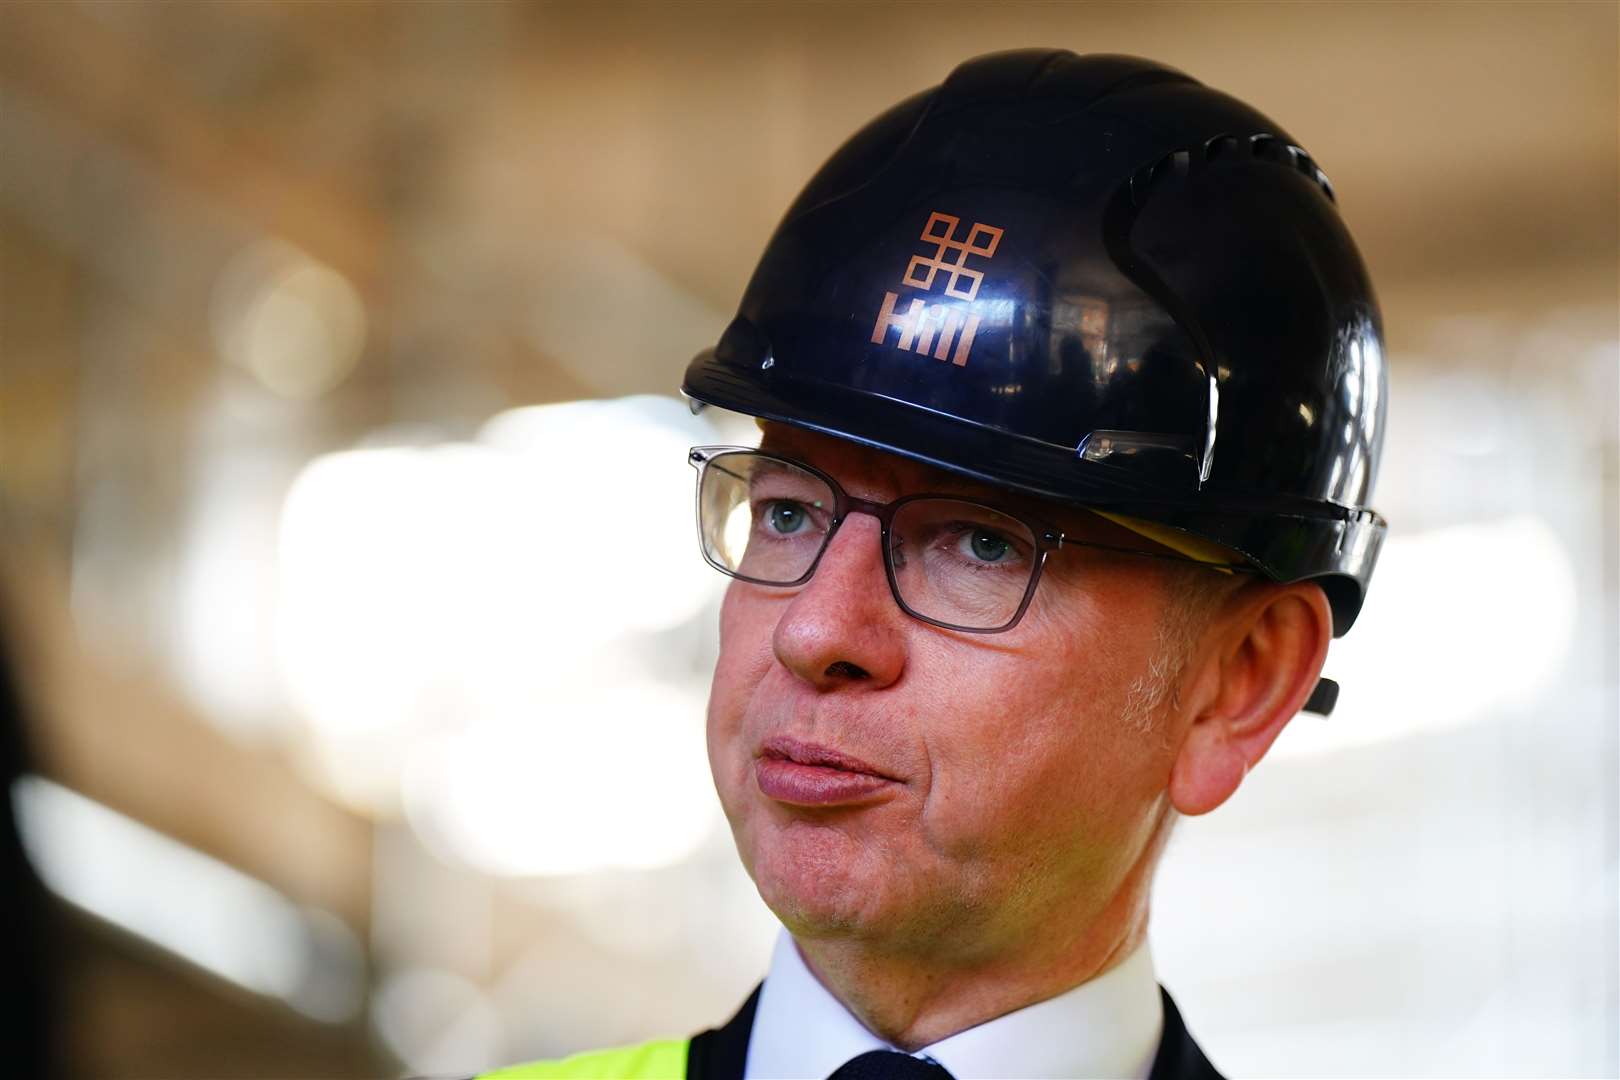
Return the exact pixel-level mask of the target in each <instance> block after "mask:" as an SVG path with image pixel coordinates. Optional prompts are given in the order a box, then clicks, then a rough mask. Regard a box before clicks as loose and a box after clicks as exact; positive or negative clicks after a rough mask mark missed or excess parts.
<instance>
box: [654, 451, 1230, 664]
mask: <svg viewBox="0 0 1620 1080" xmlns="http://www.w3.org/2000/svg"><path fill="white" fill-rule="evenodd" d="M723 454H749V455H751V456H754V457H762V458H767V459H769V460H771V461H778V462H781V463H782V464H784V465H790V466H792V467H793V468H796V469H802V470H803V471H805V472H807V473H809V474H810V475H811V476H814V477H815V478H816V479H818V480H821V481H822V482H823V483H825V484H826V485H827V487H828V489H829V490H830V491H831V492H832V494H833V513H832V521H831V523H830V524H829V525H828V526H827V532H826V535H825V536H823V537H822V539H821V547H820V549H819V550H818V551H817V552H816V557H815V558H814V559H812V560H811V561H810V567H809V569H807V570H806V571H805V572H804V573H803V574H801V575H800V576H799V577H797V578H795V579H793V580H792V581H766V580H764V579H762V578H756V577H749V576H748V575H747V574H739V573H738V572H737V571H735V570H732V569H731V568H729V567H727V566H723V565H721V564H720V563H719V562H718V561H716V560H715V558H714V557H713V556H712V555H710V554H709V542H708V536H707V535H706V534H705V533H704V530H703V477H704V473H705V472H706V471H707V470H708V468H709V467H710V466H711V465H713V464H714V459H715V458H717V457H719V456H721V455H723ZM686 460H687V464H689V465H691V466H692V467H693V468H694V469H696V470H697V493H696V499H695V506H694V509H695V511H696V519H697V529H698V550H700V551H701V552H702V553H703V561H704V562H706V563H708V564H709V565H710V566H712V567H714V568H715V569H716V570H718V571H720V572H721V573H722V574H725V575H726V576H727V577H729V578H735V579H736V580H738V581H746V582H748V583H749V584H750V585H763V586H766V587H767V588H776V589H796V588H799V587H800V586H802V585H806V584H808V583H809V581H810V579H811V578H813V577H815V576H816V570H817V569H818V568H819V567H820V566H821V559H822V556H824V555H826V554H827V549H828V548H829V547H831V546H832V541H833V537H834V536H835V535H836V534H837V532H838V529H839V527H840V526H841V525H843V523H844V521H845V519H846V518H848V517H849V515H850V514H852V513H855V514H866V515H868V516H870V517H874V518H876V519H877V521H878V528H879V534H878V546H879V547H880V548H881V549H882V554H883V573H884V576H885V577H887V578H888V580H889V594H890V595H891V596H893V597H894V602H895V604H896V605H898V606H899V608H900V610H901V611H903V612H905V613H906V614H907V615H910V616H911V617H912V618H913V619H917V620H920V621H921V622H925V623H928V624H929V625H930V626H937V627H939V628H941V629H942V630H956V631H959V632H961V633H964V634H1001V633H1005V632H1006V631H1008V630H1011V629H1012V628H1013V627H1015V626H1017V625H1018V623H1019V622H1020V621H1021V620H1022V619H1023V617H1024V613H1025V612H1026V611H1028V610H1029V605H1030V601H1032V600H1033V599H1034V598H1035V587H1036V586H1037V585H1039V584H1040V580H1041V572H1042V570H1044V569H1045V567H1046V557H1047V555H1049V554H1051V553H1052V552H1054V551H1056V550H1057V549H1058V548H1060V547H1084V548H1093V549H1096V550H1099V551H1112V552H1116V553H1118V554H1121V555H1139V556H1142V557H1143V558H1148V559H1165V560H1169V561H1171V562H1181V563H1192V564H1194V565H1198V566H1206V567H1209V568H1210V569H1220V570H1231V571H1235V572H1254V568H1253V567H1250V566H1246V565H1243V564H1241V563H1237V564H1233V565H1230V566H1227V565H1225V564H1217V563H1209V562H1205V561H1204V560H1202V559H1195V558H1192V557H1190V556H1187V555H1182V554H1180V553H1178V552H1172V551H1164V552H1159V551H1142V550H1140V549H1139V548H1128V547H1120V546H1118V545H1115V544H1103V543H1098V542H1096V541H1094V540H1081V539H1078V538H1076V537H1072V536H1068V535H1067V534H1065V533H1063V532H1062V531H1061V530H1059V529H1057V528H1056V527H1055V526H1053V525H1051V524H1049V523H1047V522H1045V521H1042V520H1041V519H1040V518H1037V517H1034V516H1032V515H1029V514H1025V513H1021V512H1014V511H1012V510H1009V509H1007V508H1005V507H1001V506H995V505H993V504H991V503H987V502H984V501H982V500H979V499H971V498H965V497H963V496H962V495H960V494H957V493H954V492H940V491H918V492H913V493H911V494H909V495H902V496H900V497H899V498H898V499H892V500H890V501H889V502H874V501H872V500H871V499H861V498H857V497H856V496H854V495H851V494H849V492H847V491H845V490H844V488H843V485H841V484H840V483H839V482H838V481H837V480H835V479H833V477H832V476H831V475H829V474H828V473H826V472H825V471H823V470H821V469H818V468H816V467H815V466H814V465H810V464H808V463H806V462H803V461H799V460H798V459H797V458H790V457H785V456H784V455H782V454H773V453H771V452H770V451H768V450H760V449H757V448H756V447H752V446H694V447H692V448H691V449H689V450H688V451H687V452H686ZM722 471H725V470H722ZM728 475H731V476H733V477H735V478H736V479H738V480H742V479H744V478H743V477H740V476H737V475H736V474H735V473H729V474H728ZM922 499H948V500H950V501H951V502H959V503H966V504H967V505H969V506H976V507H978V508H979V509H981V510H988V511H990V512H992V513H995V514H1000V515H1001V516H1003V517H1006V518H1010V519H1012V520H1013V521H1016V522H1018V523H1019V524H1020V525H1022V526H1024V528H1026V529H1028V530H1029V531H1030V534H1031V535H1032V536H1034V537H1035V550H1036V552H1037V556H1036V559H1035V563H1034V566H1033V567H1032V568H1031V569H1030V574H1029V584H1028V585H1027V586H1025V588H1024V596H1023V599H1022V600H1020V601H1019V603H1018V610H1016V611H1014V612H1013V614H1012V618H1010V619H1008V620H1007V622H1005V623H1003V624H1002V625H1000V626H990V627H982V626H958V625H957V624H955V623H948V622H945V621H943V620H941V619H935V618H931V617H929V616H927V615H924V614H922V613H920V612H918V611H917V610H916V609H914V608H913V607H912V606H911V605H910V604H907V603H906V601H905V598H904V597H902V596H901V595H900V582H899V581H898V579H896V577H895V573H894V552H893V550H892V549H891V547H890V544H889V532H890V526H891V524H892V523H893V521H894V517H895V514H897V513H898V512H899V511H900V509H901V508H902V507H904V506H905V505H906V504H907V503H912V502H917V501H919V500H922ZM1081 509H1084V508H1081Z"/></svg>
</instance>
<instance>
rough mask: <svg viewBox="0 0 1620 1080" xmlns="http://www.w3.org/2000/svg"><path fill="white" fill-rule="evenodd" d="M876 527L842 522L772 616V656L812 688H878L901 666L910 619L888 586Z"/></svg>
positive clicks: (861, 518)
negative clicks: (804, 580)
mask: <svg viewBox="0 0 1620 1080" xmlns="http://www.w3.org/2000/svg"><path fill="white" fill-rule="evenodd" d="M879 532H880V530H879V528H878V523H877V522H876V521H875V520H873V519H872V518H870V517H868V516H866V515H865V514H855V515H852V516H851V517H849V518H848V519H847V520H845V521H844V523H843V524H842V525H841V526H840V527H839V529H838V532H837V533H835V534H834V535H833V538H832V541H831V542H830V543H829V544H828V545H827V550H826V551H824V552H822V553H821V562H820V564H819V565H818V566H817V567H816V574H815V577H813V578H811V579H810V582H809V584H807V585H805V586H804V587H803V588H802V589H800V590H799V593H798V595H796V596H795V597H794V598H793V600H792V601H791V602H790V603H789V604H788V606H787V608H786V610H784V611H783V613H782V617H781V619H779V620H778V621H777V624H776V632H775V634H774V635H773V636H772V638H771V645H772V647H773V648H774V650H775V652H776V658H777V659H778V660H780V661H781V662H782V664H783V666H785V667H786V668H787V669H788V670H789V671H791V672H793V673H794V674H795V675H797V676H798V677H799V678H801V679H803V680H804V681H805V682H807V683H810V684H811V685H812V686H814V687H815V688H816V689H818V690H836V689H840V688H848V689H863V690H878V689H881V688H883V687H885V686H888V685H889V684H891V683H893V682H894V681H895V680H896V679H898V678H899V677H900V672H901V671H903V670H904V669H905V666H906V631H907V629H908V627H907V625H906V623H907V622H909V618H908V616H907V615H906V614H905V612H903V611H901V610H900V608H899V606H898V605H897V604H896V603H895V602H894V596H893V594H891V593H890V591H889V581H888V578H887V576H886V575H885V573H884V569H883V552H882V549H881V547H880V546H879Z"/></svg>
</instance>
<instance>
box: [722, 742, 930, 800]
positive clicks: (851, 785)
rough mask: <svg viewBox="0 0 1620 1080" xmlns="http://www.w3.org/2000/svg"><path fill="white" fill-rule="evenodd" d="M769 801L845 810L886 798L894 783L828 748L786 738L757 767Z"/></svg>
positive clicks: (763, 750) (766, 749)
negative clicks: (842, 807)
mask: <svg viewBox="0 0 1620 1080" xmlns="http://www.w3.org/2000/svg"><path fill="white" fill-rule="evenodd" d="M754 779H755V782H756V783H757V784H758V785H759V790H760V792H761V793H762V794H764V795H765V797H766V798H769V799H773V800H775V801H776V802H780V803H787V804H789V805H793V806H845V805H851V804H856V803H864V802H871V801H873V800H874V799H877V798H881V797H883V796H884V795H885V794H886V793H887V792H888V791H889V790H890V789H891V788H892V787H893V786H894V785H896V784H898V783H899V780H898V779H897V778H896V777H893V776H890V775H888V774H887V773H884V772H882V771H880V770H879V769H878V768H877V767H876V766H873V765H869V764H867V763H866V762H864V761H862V760H860V759H859V758H856V757H851V756H850V755H848V754H845V753H843V752H842V751H839V750H834V749H832V748H831V747H828V746H821V745H819V744H817V743H811V742H805V741H803V740H800V739H793V738H789V737H787V736H777V737H775V738H772V739H769V740H767V741H766V742H765V744H764V745H763V746H761V747H760V753H759V757H758V759H757V760H756V761H755V762H754Z"/></svg>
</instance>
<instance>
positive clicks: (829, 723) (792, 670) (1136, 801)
mask: <svg viewBox="0 0 1620 1080" xmlns="http://www.w3.org/2000/svg"><path fill="white" fill-rule="evenodd" d="M764 448H765V449H768V450H771V451H773V452H775V453H779V454H782V455H784V456H787V457H792V458H796V459H798V460H802V461H805V462H808V463H810V464H812V465H815V466H817V467H818V468H820V469H821V470H823V471H824V472H827V473H829V474H831V475H832V476H833V477H834V478H836V479H837V480H838V482H839V483H840V484H842V485H843V486H844V488H845V489H846V490H847V491H848V492H849V493H850V494H851V495H853V496H856V497H860V498H866V499H871V500H875V501H888V500H891V499H895V498H898V497H899V496H901V495H904V494H908V493H912V492H916V491H935V492H944V493H959V494H964V495H966V496H968V497H971V498H976V499H979V500H982V501H986V502H989V503H991V504H993V505H1001V506H1005V507H1009V508H1015V509H1023V510H1025V511H1027V512H1029V513H1030V514H1032V515H1033V516H1035V517H1037V518H1040V519H1043V520H1046V521H1049V522H1051V523H1052V524H1054V525H1057V526H1059V527H1061V528H1062V530H1063V531H1064V532H1065V533H1067V534H1069V535H1079V536H1081V537H1083V538H1091V539H1097V540H1100V541H1105V542H1112V543H1116V544H1124V545H1131V544H1132V543H1133V541H1135V538H1134V537H1133V536H1132V535H1131V534H1129V533H1127V532H1124V531H1123V530H1116V527H1114V526H1111V525H1109V524H1107V523H1106V522H1102V521H1101V520H1100V519H1094V518H1091V516H1090V515H1086V514H1084V513H1083V512H1079V511H1075V512H1069V513H1066V512H1064V511H1063V510H1061V509H1057V508H1054V507H1052V506H1050V505H1049V504H1038V503H1032V502H1029V501H1022V502H1021V501H1019V500H1018V499H1016V498H1014V497H1012V496H1010V495H1009V494H1008V493H1006V492H1004V491H1000V490H998V489H995V488H992V487H988V486H986V485H981V484H975V483H971V482H967V481H963V480H961V479H958V478H954V477H951V476H950V475H949V474H947V473H944V472H941V471H939V470H936V469H931V468H928V467H926V466H922V465H918V464H915V463H912V462H908V461H906V460H904V459H901V458H898V457H895V456H893V455H889V454H883V453H879V452H876V451H872V450H868V449H865V448H862V447H858V446H855V445H854V444H851V443H848V442H845V441H842V440H837V439H832V438H828V437H825V436H819V435H814V434H811V433H807V432H802V431H798V430H796V429H792V428H786V427H783V426H780V425H770V426H768V427H767V429H766V434H765V440H764ZM878 532H879V529H878V523H877V521H876V520H875V519H874V518H872V517H870V516H867V515H864V514H852V515H851V516H850V517H849V518H848V519H847V520H846V521H845V522H844V523H843V525H842V526H841V527H840V529H839V530H838V532H837V533H836V534H835V536H834V538H833V540H832V543H831V544H830V545H829V547H828V549H827V551H826V552H825V554H824V555H823V557H822V560H821V563H820V565H819V567H818V568H817V570H816V574H815V577H814V578H812V579H811V581H810V582H809V583H808V584H806V585H804V586H801V587H799V588H796V589H782V588H768V587H762V586H756V585H751V584H748V583H745V582H741V581H733V582H732V584H731V587H730V589H729V591H728V592H727V594H726V600H725V604H724V607H723V609H722V613H721V620H720V659H719V663H718V665H717V666H716V669H715V675H714V686H713V690H712V693H711V697H710V701H709V715H708V745H709V761H710V765H711V767H712V769H713V771H714V779H715V786H716V788H717V789H718V791H719V794H720V800H721V803H722V804H723V806H724V808H725V812H726V816H727V818H728V819H729V820H730V822H731V827H732V831H733V833H734V835H735V837H736V841H737V848H738V851H739V853H740V854H741V856H742V860H743V863H744V865H745V866H746V867H747V869H748V871H749V873H750V874H751V875H752V877H753V878H754V881H755V883H756V884H757V886H758V888H759V891H760V894H761V896H762V897H763V898H764V900H765V902H766V904H768V905H769V906H770V908H771V909H772V910H773V911H774V912H775V913H776V914H777V916H778V917H779V918H781V919H782V921H783V922H784V924H785V925H786V926H787V927H788V929H789V930H791V931H792V932H793V933H794V934H795V935H797V936H799V937H801V938H806V937H808V938H812V939H814V938H818V937H855V938H859V939H862V940H866V941H868V942H870V943H871V944H873V945H875V946H878V947H882V948H892V949H897V950H908V949H917V950H921V951H925V952H929V953H932V954H935V955H939V954H941V953H944V954H949V955H956V956H958V957H959V958H960V959H962V960H964V961H968V962H972V961H973V960H974V959H975V958H976V957H977V958H981V959H986V960H988V959H989V958H991V957H998V956H1004V955H1005V954H1006V952H1007V950H1008V949H1017V948H1018V947H1019V946H1020V945H1021V944H1022V943H1025V942H1028V941H1030V940H1031V934H1030V931H1031V930H1032V929H1033V928H1035V927H1050V926H1051V925H1053V923H1054V921H1057V922H1059V923H1062V924H1065V925H1073V926H1085V925H1088V924H1089V923H1090V922H1091V921H1092V920H1093V919H1095V918H1096V917H1098V916H1099V915H1100V914H1101V913H1102V911H1103V909H1104V908H1105V907H1106V906H1107V904H1108V902H1109V900H1110V899H1111V898H1112V897H1113V896H1114V894H1115V893H1116V892H1117V891H1118V890H1119V886H1120V884H1121V882H1122V881H1124V880H1125V878H1126V876H1127V875H1128V874H1130V873H1131V872H1132V869H1133V867H1135V866H1137V865H1138V864H1139V863H1142V862H1144V858H1143V856H1144V852H1146V851H1147V849H1148V847H1149V842H1150V840H1151V838H1152V836H1153V834H1154V830H1155V826H1156V825H1157V824H1158V823H1159V821H1160V820H1161V819H1162V817H1163V808H1164V806H1165V798H1164V789H1165V784H1166V781H1167V777H1168V775H1169V772H1170V765H1171V762H1172V759H1173V756H1174V749H1175V748H1174V746H1173V745H1171V743H1172V741H1173V740H1172V737H1171V733H1170V731H1169V730H1168V727H1167V726H1166V725H1165V724H1164V723H1163V722H1162V721H1159V720H1157V719H1155V720H1154V722H1153V723H1151V724H1149V725H1147V726H1146V730H1144V725H1142V724H1140V723H1132V722H1129V721H1126V720H1125V719H1124V718H1123V714H1125V713H1126V712H1128V711H1130V706H1131V702H1132V698H1133V695H1135V696H1140V695H1141V693H1142V690H1143V686H1144V682H1145V681H1146V680H1147V679H1148V677H1149V672H1150V669H1151V668H1152V666H1153V665H1154V663H1155V662H1156V661H1160V660H1161V659H1162V658H1161V657H1160V653H1161V651H1162V647H1163V646H1162V639H1163V635H1162V633H1161V628H1162V626H1163V621H1162V620H1163V616H1164V613H1165V612H1164V608H1165V604H1166V600H1167V596H1168V589H1167V580H1166V576H1165V571H1164V570H1163V568H1162V566H1161V564H1159V563H1158V562H1157V561H1156V560H1152V559H1143V558H1140V557H1134V556H1129V555H1119V554H1112V553H1108V552H1102V551H1096V550H1090V549H1086V548H1072V547H1064V548H1062V549H1060V550H1058V551H1055V552H1053V553H1052V554H1051V556H1050V557H1049V558H1048V560H1047V563H1046V568H1045V570H1044V572H1043V574H1042V578H1041V581H1040V586H1039V588H1038V589H1037V590H1036V593H1035V597H1034V599H1033V601H1032V603H1031V605H1030V608H1029V610H1028V612H1027V613H1026V614H1025V615H1024V618H1023V620H1022V621H1021V622H1019V624H1018V625H1017V626H1015V627H1014V628H1013V629H1011V630H1008V631H1005V632H1003V633H999V634H968V633H961V632H957V631H951V630H944V629H940V628H938V627H935V626H931V625H928V624H926V623H923V622H921V621H919V620H917V619H913V618H911V617H910V616H908V615H906V614H905V613H904V612H902V611H901V610H900V609H899V607H898V606H897V605H896V604H895V601H894V598H893V596H892V595H891V594H890V591H889V586H888V582H887V580H886V578H885V576H884V569H883V559H882V553H881V551H880V545H879V542H878ZM1135 546H1141V544H1140V542H1139V541H1136V542H1135ZM836 755H843V756H844V757H846V758H849V759H854V760H855V761H858V762H859V763H862V764H864V766H866V767H869V768H870V770H871V772H873V773H876V774H879V775H880V776H882V777H886V778H888V779H886V780H871V779H870V778H868V779H866V780H860V779H854V780H851V778H850V775H849V773H848V772H847V771H842V770H836V769H819V770H818V769H817V768H816V767H815V766H814V765H802V764H801V765H795V764H794V760H795V759H798V760H801V761H802V760H803V759H806V758H810V759H814V758H822V759H825V758H827V757H828V756H836ZM846 764H847V763H846ZM784 772H785V773H786V774H788V775H787V779H786V781H784V780H783V779H782V774H783V773H784ZM823 780H824V781H826V784H827V786H828V788H829V790H831V791H833V792H834V799H835V801H834V802H833V803H832V804H831V805H828V804H825V803H822V804H814V803H813V801H810V800H806V799H804V798H803V797H802V793H803V790H804V788H805V785H806V784H808V785H809V786H810V787H812V788H813V787H815V785H816V784H817V783H819V782H821V781H823ZM846 795H848V796H849V797H847V798H846V797H844V796H846ZM1070 920H1073V921H1072V922H1071V921H1070Z"/></svg>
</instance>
